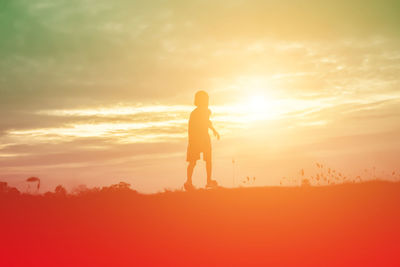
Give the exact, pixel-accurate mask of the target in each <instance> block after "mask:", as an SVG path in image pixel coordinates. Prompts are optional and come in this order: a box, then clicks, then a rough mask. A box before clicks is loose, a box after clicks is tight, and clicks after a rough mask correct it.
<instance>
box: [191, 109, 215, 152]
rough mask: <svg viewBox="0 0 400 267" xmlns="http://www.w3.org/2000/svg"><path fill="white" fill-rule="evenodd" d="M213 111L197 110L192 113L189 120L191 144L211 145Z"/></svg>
mask: <svg viewBox="0 0 400 267" xmlns="http://www.w3.org/2000/svg"><path fill="white" fill-rule="evenodd" d="M210 115H211V110H209V109H208V108H199V107H198V108H196V109H194V110H193V111H192V113H190V118H189V144H191V145H199V146H203V145H209V144H210V136H209V134H208V127H209V125H210V123H211V122H210Z"/></svg>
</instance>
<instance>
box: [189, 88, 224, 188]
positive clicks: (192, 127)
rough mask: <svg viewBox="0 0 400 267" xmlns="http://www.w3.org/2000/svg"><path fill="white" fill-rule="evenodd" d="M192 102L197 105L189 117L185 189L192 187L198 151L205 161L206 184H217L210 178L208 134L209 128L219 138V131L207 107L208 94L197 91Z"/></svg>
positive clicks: (209, 141) (214, 185)
mask: <svg viewBox="0 0 400 267" xmlns="http://www.w3.org/2000/svg"><path fill="white" fill-rule="evenodd" d="M194 104H195V105H196V106H197V108H195V109H194V110H193V111H192V113H191V114H190V118H189V129H188V134H189V145H188V149H187V157H186V161H188V162H189V165H188V168H187V181H186V183H185V184H184V187H185V189H186V190H188V191H189V190H191V189H194V186H193V184H192V174H193V169H194V167H195V166H196V162H197V160H199V159H200V153H203V160H204V161H205V162H206V170H207V186H206V187H216V186H218V183H217V181H215V180H212V179H211V140H210V136H209V134H208V129H209V128H210V129H211V130H212V131H213V133H214V135H215V136H216V137H217V139H218V140H219V133H218V132H217V131H216V130H215V129H214V127H213V125H212V123H211V121H210V115H211V111H210V110H209V109H208V94H207V93H206V92H204V91H198V92H197V93H196V95H195V97H194Z"/></svg>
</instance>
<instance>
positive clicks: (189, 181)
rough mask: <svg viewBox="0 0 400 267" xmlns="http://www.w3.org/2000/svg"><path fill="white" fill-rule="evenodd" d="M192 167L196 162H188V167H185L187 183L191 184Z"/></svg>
mask: <svg viewBox="0 0 400 267" xmlns="http://www.w3.org/2000/svg"><path fill="white" fill-rule="evenodd" d="M194 166H196V161H190V162H189V165H188V167H187V181H186V182H187V183H188V184H191V183H192V175H193V169H194Z"/></svg>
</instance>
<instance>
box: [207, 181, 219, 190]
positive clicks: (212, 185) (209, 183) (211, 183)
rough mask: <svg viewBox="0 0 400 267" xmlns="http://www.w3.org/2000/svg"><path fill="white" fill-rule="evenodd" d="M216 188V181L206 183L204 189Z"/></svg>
mask: <svg viewBox="0 0 400 267" xmlns="http://www.w3.org/2000/svg"><path fill="white" fill-rule="evenodd" d="M217 187H218V183H217V181H215V180H210V181H207V185H206V188H217Z"/></svg>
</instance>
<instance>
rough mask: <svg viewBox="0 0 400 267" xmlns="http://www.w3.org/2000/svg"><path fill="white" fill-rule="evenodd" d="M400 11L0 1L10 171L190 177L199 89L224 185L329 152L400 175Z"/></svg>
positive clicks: (296, 4)
mask: <svg viewBox="0 0 400 267" xmlns="http://www.w3.org/2000/svg"><path fill="white" fill-rule="evenodd" d="M398 14H400V3H399V2H398V1H389V0H383V1H286V0H283V1H272V0H271V1H240V0H230V1H226V0H225V1H218V0H217V1H216V0H212V1H211V0H210V1H208V0H203V1H126V0H115V1H106V0H96V1H94V0H79V1H78V0H36V1H31V0H1V1H0V36H1V39H0V58H1V60H0V114H1V119H0V180H2V181H7V182H9V183H10V184H11V185H14V186H17V187H18V188H21V189H22V190H29V189H28V186H29V185H27V183H26V182H25V180H26V178H27V177H30V176H37V177H40V179H41V181H42V190H53V189H54V187H55V186H56V185H58V184H62V185H64V186H66V187H67V188H68V189H69V190H73V189H74V188H76V187H78V186H79V185H87V186H89V187H93V186H104V185H110V184H114V183H118V182H119V181H125V182H128V183H130V184H131V185H132V188H134V189H136V190H138V191H140V192H146V193H151V192H159V191H162V190H165V189H169V190H175V189H180V188H182V185H183V183H184V181H185V178H186V166H187V163H186V162H185V158H186V147H187V120H188V117H189V114H190V112H191V110H192V109H193V108H194V106H193V97H194V94H195V92H196V91H198V90H205V91H207V92H208V93H209V95H210V109H211V111H212V117H211V119H212V121H213V123H214V126H215V128H216V129H217V130H219V131H220V133H221V140H220V141H217V140H216V139H215V138H214V139H212V144H213V160H214V177H215V178H216V179H217V180H218V182H219V183H220V184H221V185H223V186H227V187H231V186H245V184H243V181H244V180H245V179H246V177H247V176H250V177H256V180H255V182H253V183H252V184H251V185H259V186H261V185H279V184H280V182H281V181H282V179H283V177H285V178H287V179H289V178H290V179H292V178H293V179H297V178H298V177H299V170H301V169H304V170H305V172H306V176H309V175H313V174H314V173H315V163H316V162H320V163H323V164H325V165H326V166H330V167H331V168H333V169H337V170H340V171H341V172H343V173H345V174H346V175H348V176H349V177H355V176H356V175H360V174H361V175H363V178H365V179H368V178H371V177H370V176H371V174H370V172H368V173H367V172H366V169H367V170H372V169H374V173H375V174H376V173H378V174H376V175H377V176H379V177H380V178H386V179H395V178H396V177H397V176H395V175H391V174H392V173H393V171H395V172H400V167H399V158H400V138H399V136H400V125H399V119H400V28H399V27H398V25H400V17H399V16H398ZM204 166H205V164H204V162H199V164H198V167H196V170H195V174H194V183H195V185H197V186H203V185H204V183H205V170H204ZM399 178H400V177H399Z"/></svg>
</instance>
